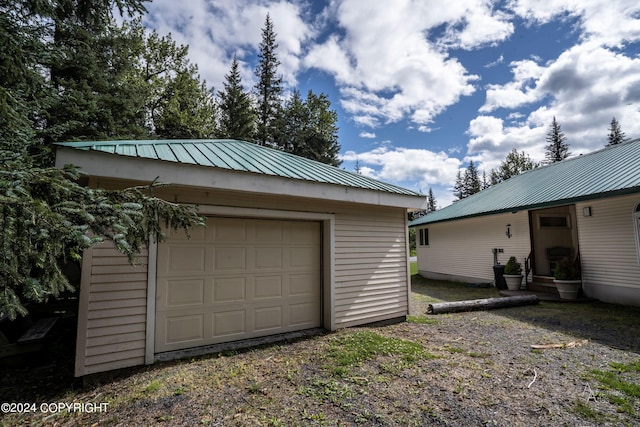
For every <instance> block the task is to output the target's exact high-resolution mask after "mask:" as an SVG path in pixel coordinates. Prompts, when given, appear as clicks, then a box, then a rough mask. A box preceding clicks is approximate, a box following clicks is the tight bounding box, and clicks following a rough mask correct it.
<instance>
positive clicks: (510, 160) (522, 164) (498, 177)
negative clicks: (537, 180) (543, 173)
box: [490, 148, 538, 185]
mask: <svg viewBox="0 0 640 427" xmlns="http://www.w3.org/2000/svg"><path fill="white" fill-rule="evenodd" d="M536 167H538V164H537V163H536V162H534V161H533V160H532V159H531V157H530V156H529V155H528V154H526V153H525V152H524V151H520V152H518V150H516V149H515V148H514V149H512V150H511V152H509V154H507V157H506V158H505V159H504V161H503V162H502V163H500V166H498V167H497V168H496V169H491V173H490V176H491V184H492V185H495V184H497V183H499V182H502V181H506V180H507V179H509V178H511V177H512V176H516V175H520V174H521V173H522V172H525V171H528V170H531V169H534V168H536Z"/></svg>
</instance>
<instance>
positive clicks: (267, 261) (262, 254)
mask: <svg viewBox="0 0 640 427" xmlns="http://www.w3.org/2000/svg"><path fill="white" fill-rule="evenodd" d="M255 257H256V258H255V268H256V269H257V270H263V269H269V268H272V269H279V270H280V269H282V267H283V265H284V264H283V258H282V248H281V247H257V248H255Z"/></svg>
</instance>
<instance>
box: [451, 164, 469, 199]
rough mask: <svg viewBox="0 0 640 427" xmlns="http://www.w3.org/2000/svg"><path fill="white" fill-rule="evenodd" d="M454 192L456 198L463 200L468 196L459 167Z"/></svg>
mask: <svg viewBox="0 0 640 427" xmlns="http://www.w3.org/2000/svg"><path fill="white" fill-rule="evenodd" d="M453 194H454V195H455V196H456V197H457V199H456V200H462V199H464V198H465V197H467V194H466V192H465V186H464V181H463V179H462V173H461V172H460V169H458V172H457V173H456V182H455V184H454V185H453Z"/></svg>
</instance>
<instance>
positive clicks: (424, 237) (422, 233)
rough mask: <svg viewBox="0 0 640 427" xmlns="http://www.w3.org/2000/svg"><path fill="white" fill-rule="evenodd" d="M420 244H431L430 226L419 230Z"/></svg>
mask: <svg viewBox="0 0 640 427" xmlns="http://www.w3.org/2000/svg"><path fill="white" fill-rule="evenodd" d="M418 245H419V246H429V228H420V229H419V230H418Z"/></svg>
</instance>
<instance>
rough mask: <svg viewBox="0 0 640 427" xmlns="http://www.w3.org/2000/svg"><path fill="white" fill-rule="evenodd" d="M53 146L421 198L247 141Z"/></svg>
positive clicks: (393, 186) (74, 143) (104, 143)
mask: <svg viewBox="0 0 640 427" xmlns="http://www.w3.org/2000/svg"><path fill="white" fill-rule="evenodd" d="M56 145H58V146H62V147H70V148H75V149H78V150H85V151H101V152H105V153H110V154H116V155H120V156H128V157H139V158H148V159H153V160H163V161H168V162H176V163H183V164H191V165H199V166H207V167H213V168H221V169H229V170H234V171H240V172H249V173H257V174H263V175H273V176H278V177H283V178H291V179H299V180H304V181H313V182H321V183H327V184H335V185H341V186H345V187H354V188H362V189H367V190H374V191H382V192H387V193H394V194H401V195H408V196H421V197H423V196H422V195H421V194H419V193H417V192H414V191H411V190H408V189H405V188H402V187H398V186H396V185H392V184H387V183H384V182H381V181H377V180H375V179H372V178H368V177H365V176H363V175H359V174H356V173H353V172H349V171H346V170H344V169H340V168H337V167H335V166H330V165H327V164H324V163H320V162H316V161H313V160H309V159H306V158H303V157H299V156H295V155H293V154H289V153H285V152H283V151H279V150H274V149H272V148H268V147H264V146H260V145H256V144H253V143H250V142H246V141H237V140H229V139H214V140H150V141H88V142H62V143H57V144H56Z"/></svg>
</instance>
